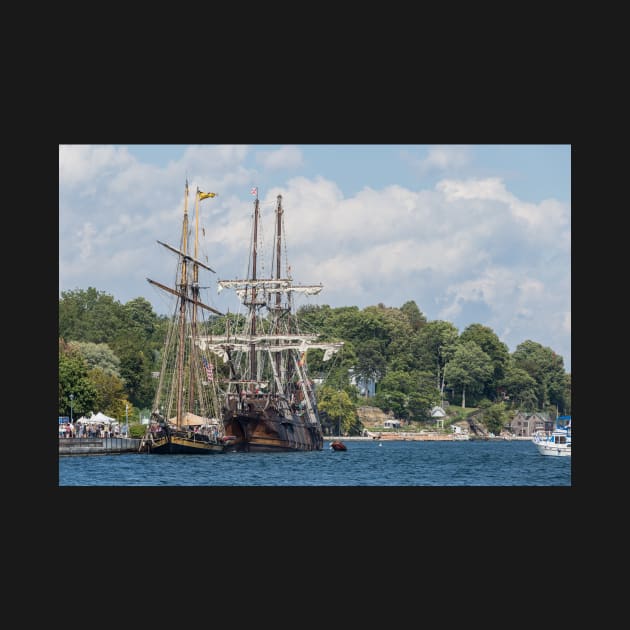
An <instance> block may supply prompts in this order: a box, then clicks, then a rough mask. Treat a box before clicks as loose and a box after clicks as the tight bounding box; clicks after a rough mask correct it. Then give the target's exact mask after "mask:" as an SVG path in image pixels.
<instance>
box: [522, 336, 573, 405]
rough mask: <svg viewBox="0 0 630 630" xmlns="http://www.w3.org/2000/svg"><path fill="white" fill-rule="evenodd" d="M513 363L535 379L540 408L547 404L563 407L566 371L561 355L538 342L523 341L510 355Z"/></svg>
mask: <svg viewBox="0 0 630 630" xmlns="http://www.w3.org/2000/svg"><path fill="white" fill-rule="evenodd" d="M511 356H512V359H513V362H514V365H515V366H516V367H518V368H521V369H522V370H525V371H526V372H527V373H528V374H529V375H530V376H531V377H532V378H533V379H534V380H535V381H536V397H537V399H538V405H539V407H540V408H544V407H546V406H547V405H552V406H557V407H558V408H561V409H562V408H564V407H565V401H564V396H565V392H566V382H567V381H566V373H565V371H564V362H563V360H562V357H561V356H559V355H557V354H556V353H555V352H554V351H553V350H552V349H551V348H548V347H545V346H543V345H541V344H540V343H537V342H535V341H531V340H530V339H528V340H527V341H523V342H522V343H520V344H519V345H518V346H517V347H516V350H515V351H514V353H513V354H512V355H511Z"/></svg>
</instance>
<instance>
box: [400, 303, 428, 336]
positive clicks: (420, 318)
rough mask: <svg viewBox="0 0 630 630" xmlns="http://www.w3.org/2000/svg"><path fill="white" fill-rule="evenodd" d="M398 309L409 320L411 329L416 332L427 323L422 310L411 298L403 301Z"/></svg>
mask: <svg viewBox="0 0 630 630" xmlns="http://www.w3.org/2000/svg"><path fill="white" fill-rule="evenodd" d="M400 310H401V312H402V313H403V314H404V315H405V317H406V318H407V319H408V320H409V324H410V325H411V329H412V330H413V331H414V332H418V331H419V330H420V329H421V328H422V327H423V326H424V325H425V324H426V323H427V318H426V317H425V316H424V314H423V313H422V311H421V310H420V309H419V308H418V305H417V304H416V303H415V302H414V301H413V300H411V301H409V302H405V303H404V304H403V305H402V306H401V307H400Z"/></svg>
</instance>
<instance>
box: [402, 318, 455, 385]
mask: <svg viewBox="0 0 630 630" xmlns="http://www.w3.org/2000/svg"><path fill="white" fill-rule="evenodd" d="M458 335H459V333H458V331H457V328H456V327H455V326H454V325H453V324H451V323H450V322H445V321H442V320H434V321H431V322H428V323H427V324H425V325H424V326H423V327H422V328H421V329H420V332H419V333H418V335H417V336H416V337H414V338H412V339H411V341H410V346H411V352H412V354H413V356H414V361H415V362H414V365H415V366H416V368H417V369H419V370H422V371H429V372H431V373H432V374H434V378H435V383H436V386H437V387H438V389H440V388H441V383H442V378H443V371H444V366H445V365H446V363H447V361H448V360H449V359H450V358H451V357H452V356H453V352H454V351H455V348H456V345H457V340H458Z"/></svg>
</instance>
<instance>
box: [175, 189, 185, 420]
mask: <svg viewBox="0 0 630 630" xmlns="http://www.w3.org/2000/svg"><path fill="white" fill-rule="evenodd" d="M180 249H181V251H182V253H183V257H182V274H181V280H180V283H179V290H180V292H181V294H182V296H187V295H188V258H187V255H188V251H187V249H188V180H186V194H185V196H184V222H183V225H182V242H181V243H180ZM185 334H186V299H185V298H184V297H182V299H180V301H179V347H178V353H177V414H176V415H177V418H176V421H175V425H176V426H177V428H178V429H179V428H180V427H181V426H182V407H183V393H184V343H185Z"/></svg>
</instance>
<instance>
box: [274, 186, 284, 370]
mask: <svg viewBox="0 0 630 630" xmlns="http://www.w3.org/2000/svg"><path fill="white" fill-rule="evenodd" d="M281 252H282V195H278V203H277V205H276V279H277V280H280V278H281V277H282V265H281V264H280V256H281ZM275 332H276V333H278V334H279V333H280V291H278V292H276V312H275ZM277 343H280V342H279V341H278V342H277ZM280 359H281V357H280V353H279V352H276V353H275V357H274V360H275V362H276V374H280V362H281V361H280Z"/></svg>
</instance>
